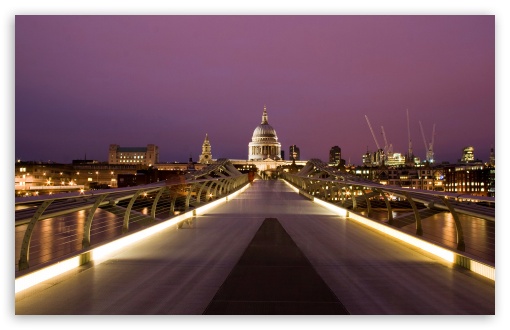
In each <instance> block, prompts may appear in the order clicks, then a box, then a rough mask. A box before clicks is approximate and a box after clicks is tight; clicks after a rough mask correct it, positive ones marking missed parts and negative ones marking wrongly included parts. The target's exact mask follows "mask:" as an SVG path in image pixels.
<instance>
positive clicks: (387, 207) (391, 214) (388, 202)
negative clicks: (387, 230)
mask: <svg viewBox="0 0 510 330" xmlns="http://www.w3.org/2000/svg"><path fill="white" fill-rule="evenodd" d="M377 191H379V193H380V194H381V196H382V197H383V199H384V203H385V204H386V209H387V210H388V224H389V225H390V226H391V225H393V211H392V210H391V203H390V201H389V200H388V197H386V194H385V192H384V191H382V190H380V189H377Z"/></svg>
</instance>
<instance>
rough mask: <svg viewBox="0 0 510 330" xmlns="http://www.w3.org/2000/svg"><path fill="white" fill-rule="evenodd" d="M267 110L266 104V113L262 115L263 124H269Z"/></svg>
mask: <svg viewBox="0 0 510 330" xmlns="http://www.w3.org/2000/svg"><path fill="white" fill-rule="evenodd" d="M267 123H268V122H267V109H266V105H265V104H264V112H263V113H262V124H267Z"/></svg>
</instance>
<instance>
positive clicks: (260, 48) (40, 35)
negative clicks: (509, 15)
mask: <svg viewBox="0 0 510 330" xmlns="http://www.w3.org/2000/svg"><path fill="white" fill-rule="evenodd" d="M15 26H16V30H15V31H16V37H15V63H16V64H15V65H16V68H15V77H16V87H15V103H16V109H15V116H16V119H15V157H16V158H19V159H21V160H35V161H48V160H52V161H55V162H62V163H66V162H67V163H69V162H71V160H72V159H82V158H83V157H84V156H85V155H86V157H87V159H96V160H99V161H105V160H106V159H107V155H108V146H109V145H110V144H119V145H121V146H145V145H147V144H156V145H158V146H159V150H160V161H162V162H172V161H180V162H184V161H187V159H188V158H189V157H190V156H191V157H192V158H193V159H194V160H195V161H196V160H198V156H199V154H200V153H201V147H202V143H203V140H204V137H205V134H206V133H207V134H208V136H209V139H210V141H211V147H212V155H213V157H214V158H232V159H246V158H247V155H248V143H249V142H250V141H251V135H252V133H253V130H254V129H255V127H256V126H257V125H258V124H259V123H260V119H261V115H262V109H263V107H264V105H266V106H267V110H268V117H269V124H270V125H271V126H273V127H274V128H275V130H276V132H277V134H278V138H279V142H280V143H281V144H282V150H284V151H285V158H286V159H287V158H288V154H287V153H288V152H287V151H288V148H289V146H290V145H297V146H298V147H299V148H300V153H301V159H310V158H319V159H322V160H327V157H328V155H329V150H330V148H331V147H332V146H335V145H338V146H339V147H340V148H341V149H342V158H344V159H345V160H346V161H349V160H350V162H351V163H353V164H361V159H362V155H363V154H364V153H365V152H366V151H367V149H368V150H369V151H372V152H373V151H375V150H376V149H377V148H376V144H375V142H374V139H373V137H372V134H371V132H370V129H369V127H368V125H367V122H366V120H365V115H366V116H367V117H368V118H369V119H370V122H371V124H372V126H373V128H374V133H375V134H376V136H377V140H378V143H379V144H381V145H383V144H384V140H383V136H382V135H381V126H384V130H385V133H386V135H387V138H388V142H389V143H391V144H392V145H393V149H394V151H395V152H401V153H403V154H405V153H406V152H407V149H408V129H407V118H406V111H409V120H410V121H409V122H410V131H411V140H412V146H413V151H414V154H415V155H416V156H417V157H420V158H421V159H425V152H426V151H425V146H424V141H423V139H422V135H421V131H420V127H419V122H421V123H422V124H423V128H424V133H425V137H426V139H427V140H428V142H429V141H430V140H429V139H430V138H431V132H432V126H433V125H434V124H435V125H436V136H435V144H434V152H435V155H436V157H435V158H436V160H437V161H439V162H441V161H449V162H456V161H457V160H458V159H460V158H461V156H462V149H463V148H464V147H466V146H473V147H474V148H475V157H476V158H478V159H482V160H484V161H487V160H488V158H489V153H490V149H491V148H494V147H495V28H494V16H490V15H481V16H16V24H15ZM496 152H497V151H496Z"/></svg>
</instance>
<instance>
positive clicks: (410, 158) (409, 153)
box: [406, 109, 414, 163]
mask: <svg viewBox="0 0 510 330" xmlns="http://www.w3.org/2000/svg"><path fill="white" fill-rule="evenodd" d="M406 112H407V137H408V138H409V148H408V149H407V161H408V162H409V163H411V162H414V159H413V158H414V155H413V143H412V142H411V129H410V128H409V109H406Z"/></svg>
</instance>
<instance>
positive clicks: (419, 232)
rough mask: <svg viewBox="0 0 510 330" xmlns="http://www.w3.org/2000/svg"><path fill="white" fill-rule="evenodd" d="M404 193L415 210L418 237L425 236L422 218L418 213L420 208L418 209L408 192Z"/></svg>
mask: <svg viewBox="0 0 510 330" xmlns="http://www.w3.org/2000/svg"><path fill="white" fill-rule="evenodd" d="M403 193H404V195H405V196H406V199H407V200H408V201H409V204H411V207H412V208H413V212H414V218H415V220H416V235H420V236H421V235H423V228H422V226H421V216H420V213H419V212H418V208H417V207H416V203H415V202H414V200H413V199H412V198H411V195H410V194H409V193H408V192H403Z"/></svg>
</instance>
